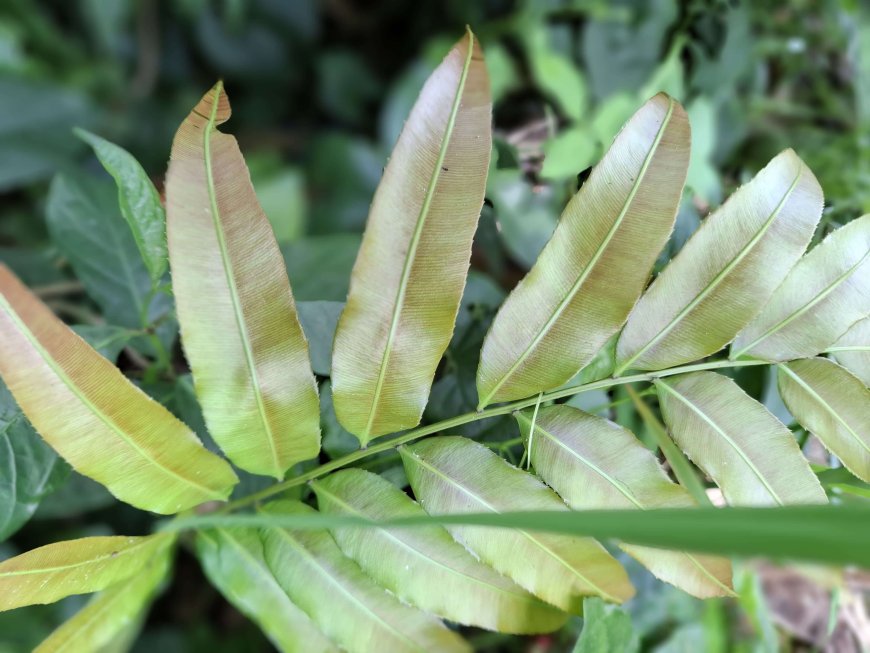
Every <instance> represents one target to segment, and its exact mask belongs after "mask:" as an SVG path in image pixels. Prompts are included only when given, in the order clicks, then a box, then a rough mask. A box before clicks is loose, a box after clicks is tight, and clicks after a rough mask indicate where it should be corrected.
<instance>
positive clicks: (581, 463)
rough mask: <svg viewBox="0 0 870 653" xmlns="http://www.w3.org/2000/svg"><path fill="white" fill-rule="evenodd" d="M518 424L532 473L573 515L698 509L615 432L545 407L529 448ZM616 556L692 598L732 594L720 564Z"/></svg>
mask: <svg viewBox="0 0 870 653" xmlns="http://www.w3.org/2000/svg"><path fill="white" fill-rule="evenodd" d="M516 417H517V421H518V422H519V425H520V430H521V431H522V433H523V436H524V437H525V439H526V442H527V448H528V450H529V452H530V453H529V455H530V456H531V460H532V465H533V466H534V468H535V471H536V472H537V473H538V474H539V475H540V476H541V478H543V479H544V481H545V482H546V483H547V484H548V485H549V486H550V487H552V488H553V489H554V490H556V492H558V493H559V495H560V496H561V497H562V498H563V499H565V502H566V503H567V504H568V505H569V506H570V507H571V508H573V509H575V510H595V509H616V508H625V509H628V510H647V509H650V508H680V507H689V506H695V505H697V504H696V502H695V501H694V499H692V497H691V496H690V495H689V493H688V492H687V491H686V489H685V488H683V487H682V486H680V485H677V484H675V483H673V482H671V480H670V479H669V478H668V477H667V475H666V474H665V472H664V470H663V469H662V467H661V465H660V464H659V462H658V460H656V458H655V456H654V455H653V454H652V452H651V451H650V450H649V449H647V448H646V447H644V446H643V445H642V444H641V443H640V442H639V441H638V440H637V438H636V437H635V436H634V435H633V434H632V433H631V432H629V431H627V430H626V429H624V428H622V427H621V426H619V425H618V424H615V423H613V422H611V421H609V420H606V419H603V418H601V417H595V416H594V415H590V414H588V413H584V412H583V411H581V410H577V409H576V408H571V407H570V406H551V407H548V408H542V409H541V410H540V411H539V412H538V416H537V419H536V420H535V430H534V435H533V436H532V437H531V440H530V439H529V436H530V431H531V427H532V420H531V417H530V415H528V414H526V413H516ZM529 442H530V445H529V444H528V443H529ZM627 518H630V517H627ZM622 548H623V549H624V550H625V551H626V553H628V554H630V555H631V556H633V557H635V558H637V560H638V561H640V562H641V563H642V564H643V565H644V566H646V567H647V568H648V569H649V570H650V571H652V572H653V573H654V574H655V575H656V576H657V577H658V578H661V579H662V580H664V581H667V582H669V583H672V584H674V585H676V586H677V587H679V588H681V589H683V590H685V591H686V592H688V593H690V594H692V595H694V596H698V597H700V598H709V597H711V596H728V595H730V594H732V591H731V563H730V562H729V561H728V560H726V559H724V558H712V557H709V556H697V555H693V554H689V553H676V552H671V551H661V550H658V549H651V548H647V547H640V546H633V545H625V544H624V545H622Z"/></svg>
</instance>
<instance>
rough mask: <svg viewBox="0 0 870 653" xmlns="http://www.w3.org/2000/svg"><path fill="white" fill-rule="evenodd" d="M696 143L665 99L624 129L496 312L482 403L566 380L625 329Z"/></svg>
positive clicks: (480, 381) (482, 376)
mask: <svg viewBox="0 0 870 653" xmlns="http://www.w3.org/2000/svg"><path fill="white" fill-rule="evenodd" d="M689 139H690V136H689V123H688V119H687V118H686V113H685V111H684V110H683V108H682V106H680V104H679V103H677V102H676V101H675V100H674V99H673V98H670V97H668V96H667V95H664V94H659V95H656V96H655V97H654V98H652V99H651V100H649V101H648V102H647V103H646V104H644V105H643V107H641V109H640V110H639V111H638V112H637V113H636V114H634V116H633V117H632V118H631V119H630V120H629V121H628V123H626V125H625V127H623V129H622V131H621V132H620V133H619V135H618V136H617V137H616V140H615V141H614V142H613V145H611V147H610V149H609V150H608V152H607V154H605V155H604V158H603V159H602V160H601V162H600V163H599V164H598V165H597V166H595V169H594V170H593V171H592V174H591V175H590V177H589V179H588V180H587V181H586V182H585V183H584V184H583V186H582V187H581V188H580V192H578V193H577V195H575V196H574V198H573V199H572V200H571V201H570V202H569V204H568V206H567V207H566V208H565V211H564V212H563V213H562V217H561V218H560V221H559V225H558V227H556V231H555V233H554V234H553V237H552V239H551V240H550V242H549V243H548V244H547V246H546V247H545V248H544V251H543V252H541V255H540V257H539V258H538V261H537V262H536V263H535V265H534V266H533V267H532V269H531V270H530V271H529V273H528V274H527V275H526V277H525V278H524V279H523V280H522V281H521V282H520V284H519V285H518V286H517V287H516V289H515V290H514V291H513V292H512V293H511V295H510V296H509V297H508V299H507V301H506V302H505V303H504V305H503V306H502V308H501V310H500V311H499V313H498V315H497V316H496V318H495V321H494V322H493V324H492V328H491V329H490V331H489V333H488V334H487V337H486V341H485V342H484V345H483V351H482V353H481V361H480V367H479V369H478V373H477V389H478V395H479V396H480V407H483V406H486V405H487V404H490V403H492V402H498V401H508V400H511V399H522V398H523V397H529V396H532V395H535V394H537V393H539V392H541V391H545V390H550V389H552V388H555V387H557V386H559V385H561V384H562V383H565V382H566V381H567V380H568V379H570V378H571V377H572V376H573V375H574V374H576V373H577V371H578V370H579V369H580V368H581V367H583V366H584V365H586V364H587V363H589V361H591V360H592V357H593V356H594V355H595V353H596V352H597V351H598V350H600V349H601V348H602V346H603V345H604V344H605V343H606V342H607V340H608V339H609V338H610V337H611V336H613V335H614V334H615V333H616V332H617V331H618V330H619V328H620V327H621V326H622V325H623V323H624V322H625V319H626V318H627V317H628V313H629V311H630V310H631V308H632V306H634V303H635V302H636V301H637V298H638V297H639V296H640V294H641V292H643V289H644V287H645V286H646V283H647V281H648V279H649V275H650V271H651V270H652V265H653V263H654V262H655V259H656V256H658V253H659V251H660V250H661V248H662V247H663V246H664V244H665V241H666V240H667V238H668V235H669V234H670V232H671V229H672V228H673V226H674V218H675V217H676V213H677V208H678V207H679V203H680V197H681V194H682V190H683V182H684V181H685V179H686V170H687V167H688V164H689Z"/></svg>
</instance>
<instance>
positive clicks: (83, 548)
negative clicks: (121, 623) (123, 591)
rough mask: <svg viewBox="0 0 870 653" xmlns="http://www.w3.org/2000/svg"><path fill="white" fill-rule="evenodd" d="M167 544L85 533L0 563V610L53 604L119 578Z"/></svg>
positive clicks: (161, 538)
mask: <svg viewBox="0 0 870 653" xmlns="http://www.w3.org/2000/svg"><path fill="white" fill-rule="evenodd" d="M171 542H172V537H171V536H169V535H166V534H163V535H156V536H154V535H152V536H149V537H122V536H112V537H85V538H82V539H79V540H69V541H66V542H57V543H55V544H48V545H46V546H43V547H40V548H38V549H34V550H32V551H28V552H27V553H22V554H21V555H19V556H15V557H14V558H10V559H8V560H5V561H3V562H0V610H11V609H12V608H17V607H20V606H22V605H33V604H35V603H54V602H55V601H58V600H60V599H62V598H63V597H65V596H70V595H71V594H88V593H90V592H97V591H99V590H102V589H105V588H106V587H109V586H110V585H114V584H115V583H117V582H119V581H122V580H124V579H125V578H128V577H130V576H133V575H134V574H137V573H139V571H140V570H141V569H142V568H144V567H145V566H146V564H147V563H148V562H149V561H150V560H151V559H152V558H153V557H154V556H155V554H157V553H158V552H160V551H161V550H163V549H165V548H166V547H168V546H169V544H170V543H171Z"/></svg>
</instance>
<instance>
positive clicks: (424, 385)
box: [332, 32, 492, 445]
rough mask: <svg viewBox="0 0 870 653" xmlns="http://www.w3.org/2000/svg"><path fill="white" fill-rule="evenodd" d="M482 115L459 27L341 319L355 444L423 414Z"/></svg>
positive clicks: (386, 184)
mask: <svg viewBox="0 0 870 653" xmlns="http://www.w3.org/2000/svg"><path fill="white" fill-rule="evenodd" d="M491 112H492V106H491V100H490V95H489V81H488V79H487V73H486V66H485V65H484V61H483V55H482V52H481V49H480V45H479V44H478V42H477V39H476V38H475V36H474V35H473V34H472V33H471V32H468V34H467V35H466V36H465V37H464V38H463V39H461V40H460V41H459V42H458V43H457V44H456V45H455V46H454V47H453V49H452V50H451V51H450V53H449V54H448V55H447V57H446V58H445V59H444V61H443V62H442V63H441V65H440V66H438V68H437V69H436V70H435V72H433V73H432V75H431V76H430V77H429V79H428V81H427V82H426V84H425V86H424V87H423V90H422V91H421V93H420V97H419V98H418V100H417V103H416V104H415V105H414V108H413V109H412V110H411V115H410V116H409V118H408V122H407V123H405V128H404V129H403V130H402V134H401V136H400V137H399V140H398V142H397V143H396V147H395V149H394V150H393V155H392V157H391V158H390V162H389V164H388V165H387V168H386V170H385V171H384V177H383V179H382V180H381V183H380V185H379V186H378V190H377V192H376V193H375V197H374V201H373V202H372V207H371V211H370V213H369V220H368V226H367V227H366V232H365V235H364V237H363V241H362V246H361V247H360V251H359V255H358V257H357V260H356V264H355V266H354V269H353V276H352V278H351V284H350V292H349V294H348V299H347V305H346V306H345V309H344V311H343V312H342V314H341V318H340V319H339V322H338V329H337V331H336V334H335V346H334V349H333V363H332V389H333V393H334V397H335V411H336V414H337V416H338V419H339V421H340V422H341V424H342V426H344V427H345V428H346V429H347V430H348V431H350V432H351V433H353V434H354V435H356V436H357V437H358V438H359V440H360V442H361V443H362V444H363V445H365V444H366V443H367V442H368V441H369V440H370V439H371V438H373V437H377V436H378V435H383V434H385V433H391V432H394V431H398V430H400V429H403V428H408V427H411V426H414V425H416V424H417V423H418V422H419V421H420V416H421V415H422V413H423V408H424V407H425V405H426V399H427V397H428V395H429V389H430V387H431V385H432V378H433V376H434V374H435V369H436V367H437V366H438V362H439V360H440V359H441V355H442V354H443V353H444V350H445V349H446V348H447V344H448V343H449V342H450V337H451V335H452V333H453V324H454V321H455V319H456V312H457V310H458V308H459V300H460V298H461V296H462V289H463V287H464V285H465V277H466V274H467V272H468V265H469V259H470V256H471V241H472V238H473V236H474V231H475V228H476V226H477V219H478V216H479V214H480V208H481V206H482V204H483V195H484V188H485V186H486V173H487V169H488V165H489V156H490V149H491V135H490V119H491Z"/></svg>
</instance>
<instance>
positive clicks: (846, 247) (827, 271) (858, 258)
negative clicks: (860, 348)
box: [731, 215, 870, 361]
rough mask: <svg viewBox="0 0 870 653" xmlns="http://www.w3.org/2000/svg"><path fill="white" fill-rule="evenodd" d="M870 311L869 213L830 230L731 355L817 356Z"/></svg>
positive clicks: (770, 357) (743, 334)
mask: <svg viewBox="0 0 870 653" xmlns="http://www.w3.org/2000/svg"><path fill="white" fill-rule="evenodd" d="M868 313H870V215H865V216H863V217H861V218H858V219H857V220H853V221H852V222H850V223H849V224H847V225H846V226H845V227H841V228H839V229H837V230H836V231H834V232H833V233H831V234H830V235H828V237H827V238H825V239H824V240H823V241H822V242H821V243H820V244H819V245H818V246H817V247H815V248H814V249H813V250H812V251H811V252H810V253H809V254H807V255H806V256H804V257H803V258H802V259H801V260H800V261H798V262H797V265H795V266H794V269H792V271H791V272H789V274H788V276H787V277H786V278H785V281H783V282H782V285H781V286H780V287H779V288H777V289H776V292H775V293H773V296H772V297H771V298H770V301H769V302H768V303H767V304H766V305H765V307H764V309H763V310H762V311H761V313H759V314H758V316H757V317H756V318H755V319H754V320H752V322H750V323H749V325H748V326H747V327H746V328H745V329H744V330H743V331H741V332H740V334H739V335H738V336H737V338H736V339H735V340H734V344H733V345H732V347H731V358H737V357H738V356H742V355H749V356H752V357H754V358H761V359H764V360H769V361H787V360H794V359H795V358H807V357H809V356H815V355H816V354H818V353H820V352H822V351H824V349H825V348H826V347H828V346H829V345H832V344H833V343H834V342H835V341H836V340H837V338H839V337H840V336H841V335H843V334H844V333H845V332H846V330H847V329H848V328H849V327H850V326H851V325H853V324H854V323H855V322H857V321H858V320H860V319H861V318H863V317H865V316H866V315H867V314H868Z"/></svg>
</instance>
